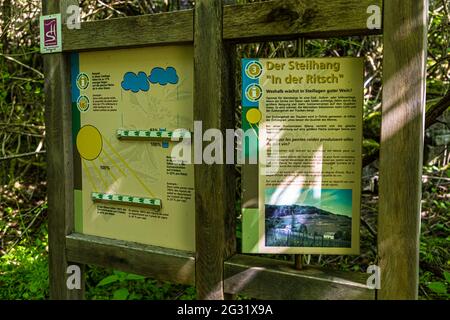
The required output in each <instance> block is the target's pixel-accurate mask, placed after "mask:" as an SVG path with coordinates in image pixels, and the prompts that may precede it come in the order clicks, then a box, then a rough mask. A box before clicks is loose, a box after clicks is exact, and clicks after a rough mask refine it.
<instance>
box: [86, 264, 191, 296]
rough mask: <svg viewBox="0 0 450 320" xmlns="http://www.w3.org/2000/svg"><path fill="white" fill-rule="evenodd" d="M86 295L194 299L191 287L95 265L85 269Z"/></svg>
mask: <svg viewBox="0 0 450 320" xmlns="http://www.w3.org/2000/svg"><path fill="white" fill-rule="evenodd" d="M86 283H87V292H86V297H87V298H88V299H93V300H109V299H112V300H163V299H183V300H185V299H189V300H191V299H194V298H195V290H194V289H193V288H192V287H188V286H182V285H175V284H171V283H168V282H160V281H156V280H153V279H149V278H146V277H143V276H140V275H136V274H130V273H126V272H121V271H116V270H114V271H112V272H111V271H108V270H104V269H99V268H97V267H89V268H88V270H87V279H86Z"/></svg>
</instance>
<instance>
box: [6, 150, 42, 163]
mask: <svg viewBox="0 0 450 320" xmlns="http://www.w3.org/2000/svg"><path fill="white" fill-rule="evenodd" d="M43 153H45V150H42V151H37V152H28V153H21V154H13V155H11V156H6V157H3V158H0V161H3V160H11V159H17V158H24V157H31V156H34V155H38V154H43Z"/></svg>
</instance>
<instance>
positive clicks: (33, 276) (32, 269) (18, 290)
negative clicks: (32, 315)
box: [0, 225, 48, 300]
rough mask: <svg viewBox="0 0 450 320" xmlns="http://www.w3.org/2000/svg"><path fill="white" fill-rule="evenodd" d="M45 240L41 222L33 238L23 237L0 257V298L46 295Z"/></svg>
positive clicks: (26, 297) (43, 227) (35, 298)
mask: <svg viewBox="0 0 450 320" xmlns="http://www.w3.org/2000/svg"><path fill="white" fill-rule="evenodd" d="M31 241H32V242H31ZM47 241H48V240H47V230H46V228H45V226H44V225H43V226H42V227H41V228H40V230H39V232H38V233H37V234H35V235H34V240H33V238H30V239H27V241H24V242H22V243H20V245H17V246H15V247H14V248H12V249H11V250H10V251H9V252H8V253H7V254H5V255H3V256H1V257H0V287H1V290H0V300H3V299H33V300H40V299H45V298H48V262H47V251H46V250H47V245H48V244H47Z"/></svg>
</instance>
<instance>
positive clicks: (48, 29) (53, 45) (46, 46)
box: [40, 13, 62, 54]
mask: <svg viewBox="0 0 450 320" xmlns="http://www.w3.org/2000/svg"><path fill="white" fill-rule="evenodd" d="M40 43H41V53H42V54H44V53H56V52H62V32H61V14H60V13H58V14H52V15H47V16H41V18H40Z"/></svg>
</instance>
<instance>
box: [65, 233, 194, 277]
mask: <svg viewBox="0 0 450 320" xmlns="http://www.w3.org/2000/svg"><path fill="white" fill-rule="evenodd" d="M66 247H67V249H66V254H67V258H68V259H69V260H71V261H75V262H78V263H83V264H94V265H98V266H102V267H105V268H114V269H117V270H123V271H125V272H131V273H137V274H141V275H144V276H148V277H152V278H156V279H159V280H166V281H172V282H175V283H181V284H190V285H193V284H194V283H195V258H194V253H189V252H186V251H179V250H173V249H166V248H161V247H155V246H149V245H143V244H139V243H134V242H129V241H122V240H113V239H107V238H102V237H96V236H90V235H84V234H79V233H73V234H71V235H68V236H67V237H66Z"/></svg>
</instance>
